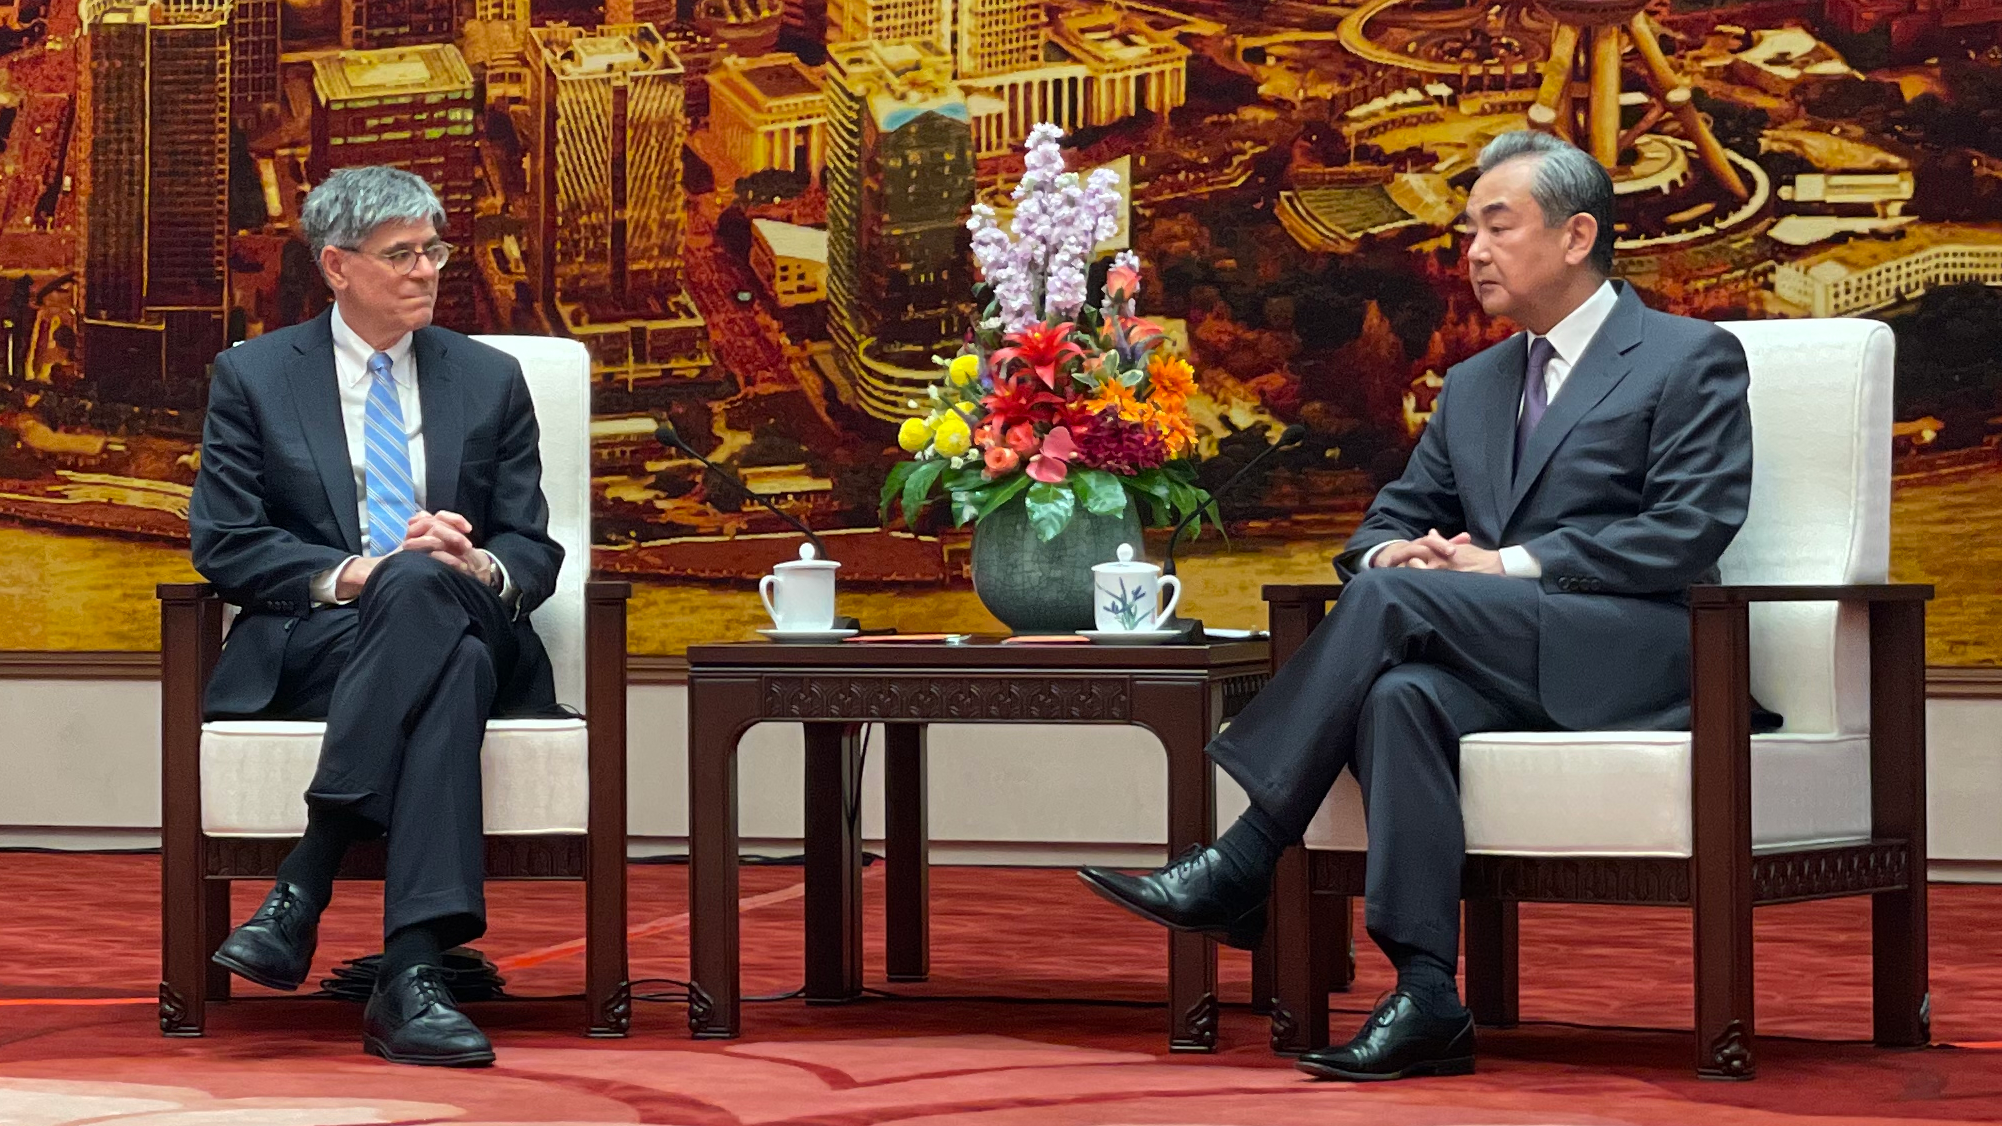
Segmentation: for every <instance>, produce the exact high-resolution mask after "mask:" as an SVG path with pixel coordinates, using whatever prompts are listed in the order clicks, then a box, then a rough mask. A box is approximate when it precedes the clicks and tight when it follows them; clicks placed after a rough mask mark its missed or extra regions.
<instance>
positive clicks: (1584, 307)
mask: <svg viewBox="0 0 2002 1126" xmlns="http://www.w3.org/2000/svg"><path fill="white" fill-rule="evenodd" d="M1619 303H1620V294H1619V291H1618V290H1616V289H1614V288H1613V283H1612V282H1610V281H1607V282H1600V283H1599V288H1598V289H1596V290H1594V291H1593V292H1592V296H1590V297H1587V298H1586V299H1585V300H1584V302H1583V303H1582V304H1580V305H1579V306H1578V307H1577V308H1576V309H1573V310H1571V313H1570V315H1569V316H1567V317H1565V318H1564V319H1563V320H1561V321H1558V322H1557V324H1556V325H1555V326H1554V327H1552V328H1551V330H1550V332H1549V333H1548V334H1547V335H1548V337H1549V338H1550V346H1551V347H1552V348H1553V349H1555V350H1556V352H1557V358H1558V359H1560V360H1563V361H1564V362H1565V363H1566V364H1572V365H1575V364H1577V362H1578V357H1580V356H1583V355H1584V354H1585V348H1586V346H1588V345H1590V344H1591V343H1592V338H1593V337H1595V336H1597V335H1599V327H1600V326H1601V325H1603V324H1605V323H1606V318H1607V317H1610V316H1612V315H1613V307H1614V306H1615V305H1618V304H1619ZM1529 342H1530V343H1531V344H1534V343H1536V334H1535V333H1533V332H1532V333H1530V334H1529Z"/></svg>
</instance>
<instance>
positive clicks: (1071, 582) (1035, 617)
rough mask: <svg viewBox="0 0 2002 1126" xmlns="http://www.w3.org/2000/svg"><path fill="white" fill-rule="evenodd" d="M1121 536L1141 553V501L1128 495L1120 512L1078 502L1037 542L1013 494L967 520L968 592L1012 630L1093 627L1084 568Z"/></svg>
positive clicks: (1114, 548) (1110, 553)
mask: <svg viewBox="0 0 2002 1126" xmlns="http://www.w3.org/2000/svg"><path fill="white" fill-rule="evenodd" d="M1122 543H1129V544H1132V545H1133V550H1134V554H1135V555H1139V554H1140V549H1141V541H1140V506H1139V505H1137V504H1135V503H1134V502H1133V498H1132V497H1128V498H1126V511H1125V512H1124V513H1123V514H1121V515H1119V516H1099V515H1095V514H1093V513H1091V512H1088V511H1086V510H1085V508H1084V506H1083V505H1079V506H1078V509H1077V511H1076V512H1075V513H1073V514H1072V516H1071V522H1070V523H1069V524H1066V525H1064V530H1063V531H1061V532H1058V533H1057V535H1056V538H1055V539H1052V540H1050V541H1048V542H1044V541H1043V540H1040V539H1038V538H1036V529H1035V528H1034V527H1033V526H1031V525H1030V523H1029V508H1028V504H1027V503H1026V502H1025V501H1024V500H1023V499H1022V496H1021V495H1020V494H1017V495H1016V496H1015V497H1014V498H1013V499H1012V500H1010V501H1008V503H1006V504H1004V505H1002V506H1001V507H1000V508H997V509H995V510H994V511H992V512H990V513H988V514H987V518H986V519H984V520H982V521H980V523H979V524H977V525H975V526H974V529H973V592H974V593H975V594H977V595H979V596H980V603H981V605H983V606H985V607H987V611H988V613H990V614H993V615H994V616H995V617H997V618H999V619H1001V621H1002V622H1003V623H1004V624H1006V625H1007V627H1008V628H1009V629H1011V630H1013V631H1014V632H1016V633H1071V632H1073V631H1075V630H1081V629H1092V628H1094V627H1095V626H1096V625H1097V620H1096V617H1095V615H1094V613H1093V609H1092V604H1091V578H1092V576H1091V569H1092V568H1093V567H1094V566H1096V565H1098V564H1100V563H1105V562H1109V561H1110V560H1113V559H1116V558H1118V555H1119V545H1120V544H1122Z"/></svg>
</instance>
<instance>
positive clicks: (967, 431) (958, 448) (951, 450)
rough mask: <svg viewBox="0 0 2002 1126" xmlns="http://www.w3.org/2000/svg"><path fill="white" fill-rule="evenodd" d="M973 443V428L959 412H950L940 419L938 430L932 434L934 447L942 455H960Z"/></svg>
mask: <svg viewBox="0 0 2002 1126" xmlns="http://www.w3.org/2000/svg"><path fill="white" fill-rule="evenodd" d="M972 445H973V428H972V427H970V426H968V425H966V420H965V419H963V418H961V417H959V416H958V415H957V414H948V415H946V416H945V417H944V418H942V419H940V420H939V424H938V430H937V431H935V432H934V433H933V434H932V449H934V450H937V451H938V453H939V456H940V457H958V456H959V455H960V454H963V453H965V452H966V451H967V450H968V449H970V448H971V447H972Z"/></svg>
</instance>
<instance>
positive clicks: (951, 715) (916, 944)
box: [688, 641, 1270, 1051]
mask: <svg viewBox="0 0 2002 1126" xmlns="http://www.w3.org/2000/svg"><path fill="white" fill-rule="evenodd" d="M1269 667H1270V662H1269V656H1268V651H1267V647H1266V645H1265V643H1264V642H1262V641H1259V642H1230V643H1224V644H1217V645H1207V646H1200V645H1177V646H1150V647H1110V646H1082V645H1044V646H1030V645H1000V644H993V643H981V642H976V643H974V644H971V645H958V646H945V645H923V644H915V643H914V644H857V643H850V644H845V645H843V644H833V645H773V644H767V643H748V644H730V645H701V646H695V647H693V648H691V649H690V650H689V651H688V782H689V786H688V804H689V811H688V812H689V932H690V934H689V939H690V941H689V979H690V982H691V985H690V990H689V993H690V1001H689V1006H688V1027H689V1031H690V1032H691V1033H692V1034H693V1035H694V1036H695V1037H696V1038H698V1039H720V1038H728V1037H734V1036H736V1035H738V1033H739V1031H740V1029H741V1003H742V997H741V995H740V991H739V988H738V986H739V982H738V918H737V899H738V888H737V846H738V837H737V743H738V740H739V738H740V737H741V736H742V735H743V733H744V732H745V731H746V730H747V729H749V728H750V727H751V726H752V725H753V724H757V723H761V722H771V721H792V722H796V723H799V724H800V726H801V727H802V728H803V729H804V732H805V736H806V905H805V906H806V991H805V996H806V999H807V1000H808V1001H811V1002H822V1003H827V1002H840V1001H851V1000H854V999H856V998H858V997H860V996H861V995H862V898H861V876H862V838H861V833H860V826H859V825H858V824H857V823H856V822H855V821H852V820H851V819H850V817H849V811H850V810H852V809H855V808H857V804H856V803H857V801H858V797H857V792H856V791H857V787H858V786H859V785H860V783H861V777H862V729H863V724H865V723H881V724H883V730H884V734H885V743H886V745H887V755H886V757H885V761H884V764H883V774H884V783H883V788H884V813H885V837H886V838H887V839H886V842H885V849H884V851H885V852H886V854H887V856H886V871H885V872H884V909H885V914H886V916H887V919H886V923H887V949H886V952H885V954H886V957H885V962H886V965H885V970H886V976H887V977H888V978H889V979H890V980H891V981H918V980H923V978H924V977H925V975H926V974H927V973H928V972H929V966H928V959H929V954H928V949H927V945H928V915H927V911H928V907H927V903H926V900H927V894H928V888H927V868H926V863H927V862H926V848H927V826H926V814H925V757H926V745H925V744H926V740H925V735H926V725H927V724H930V723H1124V724H1132V725H1135V726H1138V727H1144V728H1146V729H1148V730H1149V731H1151V732H1153V733H1154V735H1155V736H1156V737H1157V738H1159V739H1160V740H1161V744H1162V749H1163V750H1164V751H1165V752H1166V753H1167V757H1168V826H1167V829H1168V832H1167V838H1168V854H1169V855H1170V856H1172V855H1174V854H1176V853H1178V852H1180V851H1181V850H1182V849H1184V848H1186V847H1188V846H1189V845H1192V844H1207V843H1209V841H1210V839H1211V837H1212V836H1213V835H1214V833H1215V832H1216V786H1215V773H1214V770H1213V769H1212V767H1211V765H1210V762H1209V760H1208V758H1207V756H1205V755H1204V754H1203V747H1204V746H1205V745H1206V744H1207V743H1208V742H1209V739H1210V737H1211V736H1212V735H1214V734H1215V733H1216V730H1217V728H1218V727H1219V726H1221V725H1222V723H1223V722H1224V721H1225V720H1226V719H1228V718H1230V717H1231V716H1233V715H1236V714H1237V712H1238V711H1239V710H1240V709H1242V708H1243V707H1244V705H1245V704H1246V703H1247V702H1249V701H1250V699H1251V697H1252V696H1253V695H1254V694H1255V693H1256V692H1257V691H1258V689H1259V688H1261V687H1262V686H1263V685H1264V683H1265V679H1266V675H1267V670H1268V668H1269ZM1106 909H1107V910H1115V908H1112V907H1111V906H1109V905H1108V906H1107V908H1106ZM1168 1014H1169V1020H1168V1025H1169V1027H1168V1035H1169V1043H1170V1046H1171V1047H1172V1048H1174V1049H1175V1050H1178V1051H1210V1050H1212V1049H1214V1048H1215V1046H1216V1025H1217V1000H1216V947H1215V946H1214V945H1213V944H1212V942H1211V940H1209V939H1207V938H1204V937H1202V936H1200V935H1187V934H1170V935H1169V936H1168Z"/></svg>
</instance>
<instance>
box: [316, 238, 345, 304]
mask: <svg viewBox="0 0 2002 1126" xmlns="http://www.w3.org/2000/svg"><path fill="white" fill-rule="evenodd" d="M347 265H348V264H347V261H346V260H345V259H343V258H342V257H341V252H340V251H339V250H338V249H336V248H334V247H331V246H323V247H321V248H320V276H321V277H322V278H324V279H326V282H327V288H328V289H331V290H333V291H334V292H335V293H344V292H346V291H347V288H348V275H347Z"/></svg>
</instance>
